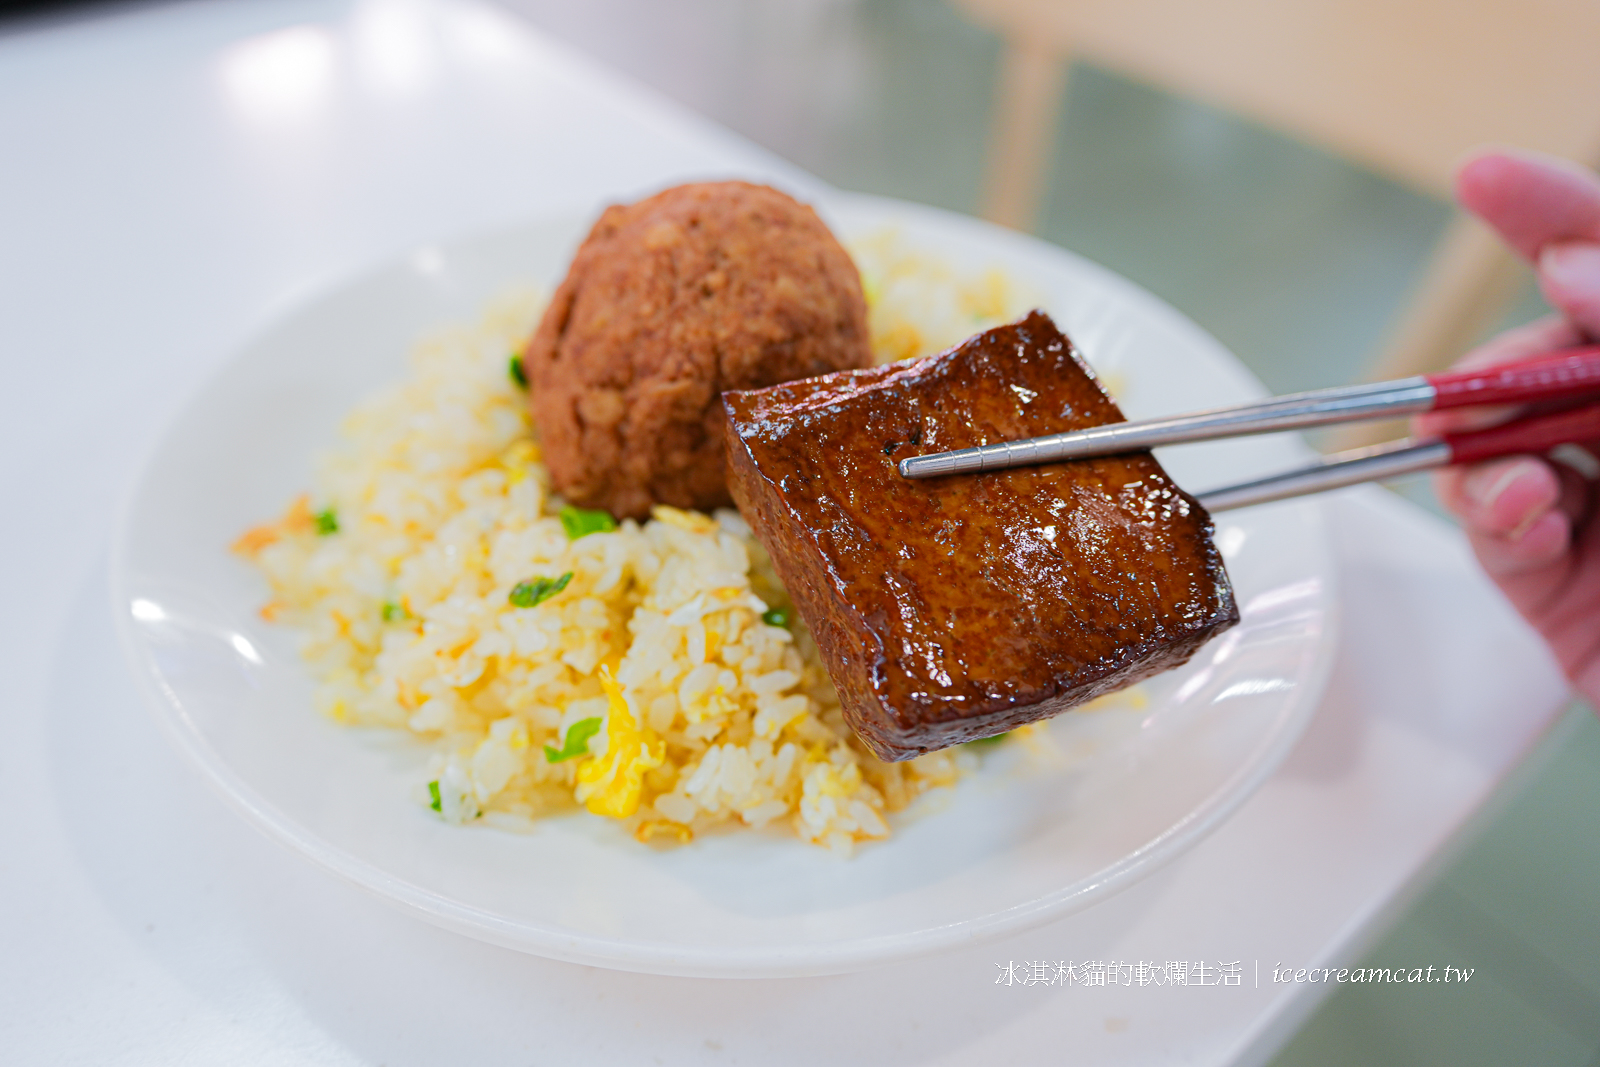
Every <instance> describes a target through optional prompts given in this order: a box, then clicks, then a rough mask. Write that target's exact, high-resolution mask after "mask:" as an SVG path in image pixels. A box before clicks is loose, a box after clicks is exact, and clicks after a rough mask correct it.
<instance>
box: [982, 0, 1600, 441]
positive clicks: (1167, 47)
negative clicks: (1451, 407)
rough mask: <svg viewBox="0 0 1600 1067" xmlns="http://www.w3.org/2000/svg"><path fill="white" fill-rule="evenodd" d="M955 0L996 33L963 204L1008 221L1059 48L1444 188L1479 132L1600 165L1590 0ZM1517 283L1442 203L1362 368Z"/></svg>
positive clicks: (1506, 293)
mask: <svg viewBox="0 0 1600 1067" xmlns="http://www.w3.org/2000/svg"><path fill="white" fill-rule="evenodd" d="M954 3H955V6H956V7H957V8H958V9H959V10H961V11H962V12H963V13H964V14H966V15H967V16H968V17H969V18H971V19H972V20H973V21H974V22H976V23H978V24H979V25H982V26H984V27H987V28H989V29H991V30H993V31H994V32H996V33H997V34H999V36H1000V37H1001V39H1002V40H1003V42H1004V45H1003V53H1002V59H1001V63H1000V67H999V71H998V77H997V84H996V89H995V96H994V104H993V106H994V113H993V120H992V128H991V135H990V144H989V148H988V153H987V158H986V161H985V172H984V183H983V187H982V193H981V198H980V211H981V212H982V214H984V215H985V216H986V217H988V218H990V219H992V220H994V221H996V222H1000V223H1004V224H1006V225H1009V226H1013V227H1016V228H1018V229H1029V228H1031V227H1032V226H1033V225H1034V223H1035V222H1036V220H1037V219H1038V217H1039V211H1040V204H1041V201H1042V198H1043V196H1044V193H1045V190H1046V185H1047V182H1048V180H1049V175H1048V173H1047V169H1048V164H1049V161H1050V160H1051V158H1052V153H1053V152H1054V151H1055V145H1054V143H1053V142H1054V135H1055V132H1056V130H1057V128H1058V113H1059V111H1060V108H1061V106H1062V101H1063V98H1064V95H1065V88H1066V83H1067V72H1068V69H1069V67H1070V66H1071V65H1072V63H1073V62H1074V61H1076V60H1088V61H1090V62H1092V63H1094V64H1095V65H1097V66H1100V67H1103V68H1106V69H1109V70H1112V71H1115V72H1117V73H1120V74H1124V75H1127V76H1131V77H1133V78H1135V79H1139V80H1143V81H1147V82H1150V83H1153V84H1154V85H1156V86H1158V87H1161V88H1163V89H1166V90H1168V91H1173V92H1177V93H1180V94H1183V95H1187V96H1191V97H1194V98H1196V99H1199V100H1201V101H1204V102H1206V103H1209V104H1212V105H1215V106H1218V107H1221V108H1224V109H1227V110H1230V111H1233V112H1236V113H1238V114H1240V115H1242V116H1244V117H1247V118H1249V119H1251V120H1254V121H1256V122H1259V123H1261V124H1263V125H1265V126H1268V127H1271V128H1274V129H1277V130H1279V131H1282V132H1284V133H1286V134H1288V135H1290V136H1293V137H1296V138H1298V139H1301V140H1303V141H1306V142H1309V143H1311V144H1313V145H1316V146H1318V147H1321V148H1323V149H1325V150H1328V151H1331V152H1334V153H1336V154H1338V155H1341V156H1343V157H1345V158H1346V159H1348V160H1350V161H1352V162H1354V163H1357V164H1359V165H1362V166H1365V167H1368V168H1370V169H1371V170H1373V171H1376V172H1377V173H1379V174H1381V175H1383V176H1385V177H1387V178H1390V179H1392V180H1395V181H1398V182H1401V183H1403V184H1406V185H1409V186H1411V187H1413V188H1415V189H1418V190H1420V191H1422V192H1425V193H1429V194H1432V195H1434V196H1437V197H1440V198H1444V199H1448V198H1449V196H1450V188H1451V179H1452V175H1453V173H1454V170H1455V167H1456V165H1457V164H1458V163H1459V162H1460V160H1461V158H1462V156H1463V155H1464V154H1465V153H1467V152H1468V151H1469V150H1471V149H1472V148H1474V147H1477V146H1481V145H1484V144H1492V143H1503V144H1513V145H1519V146H1522V147H1526V148H1535V149H1539V150H1541V151H1545V152H1550V153H1553V154H1555V155H1559V156H1564V157H1567V158H1569V159H1574V160H1578V161H1580V162H1585V163H1589V164H1594V163H1597V162H1600V63H1596V62H1595V61H1594V58H1593V57H1594V55H1595V49H1596V46H1597V44H1600V4H1596V3H1594V2H1593V0H1521V2H1518V3H1507V2H1505V0H1407V2H1405V3H1392V2H1388V0H1301V2H1296V3H1283V2H1278V0H1210V2H1207V3H1193V2H1191V0H954ZM1064 147H1065V151H1067V152H1070V151H1072V146H1071V145H1067V146H1064ZM1518 280H1519V272H1518V269H1517V265H1516V262H1515V260H1514V258H1513V257H1512V256H1511V255H1510V254H1509V253H1508V252H1506V251H1505V250H1504V249H1503V248H1502V247H1501V246H1500V244H1499V243H1498V242H1497V241H1496V240H1495V239H1494V238H1493V236H1492V235H1491V234H1490V233H1489V232H1488V231H1487V229H1486V228H1485V227H1483V226H1481V225H1480V224H1478V223H1477V222H1475V221H1474V220H1472V219H1470V218H1468V217H1467V216H1465V215H1463V214H1460V213H1457V214H1456V216H1455V217H1454V218H1453V219H1452V221H1451V222H1450V224H1449V225H1448V226H1447V227H1446V229H1445V231H1444V233H1443V235H1442V237H1441V238H1440V239H1439V241H1438V243H1437V246H1436V248H1435V251H1434V253H1433V255H1432V259H1431V262H1430V263H1429V265H1428V266H1427V268H1426V269H1425V271H1424V272H1423V274H1422V277H1421V279H1420V280H1419V281H1418V283H1417V284H1416V286H1415V288H1414V290H1413V292H1412V294H1411V296H1410V298H1409V300H1408V301H1407V302H1406V303H1405V304H1404V305H1403V307H1402V309H1401V312H1400V314H1399V315H1398V317H1397V318H1396V320H1395V321H1394V322H1393V324H1392V325H1391V326H1390V328H1389V330H1388V333H1387V336H1386V338H1385V339H1384V342H1383V344H1382V345H1381V346H1380V350H1379V351H1378V352H1376V353H1374V354H1373V355H1372V356H1371V357H1369V360H1368V363H1367V374H1368V375H1369V376H1371V377H1373V378H1387V377H1397V376H1400V375H1405V374H1416V373H1422V372H1424V371H1429V370H1435V369H1438V368H1440V367H1442V366H1444V365H1446V364H1448V363H1449V362H1450V361H1451V360H1453V359H1454V358H1455V357H1456V356H1457V355H1459V354H1460V353H1461V352H1463V351H1465V349H1466V348H1468V347H1469V346H1470V345H1471V344H1472V342H1473V341H1474V340H1476V339H1477V338H1478V337H1479V336H1481V335H1482V334H1483V333H1484V332H1485V331H1486V330H1487V329H1489V328H1490V327H1491V326H1492V325H1494V323H1495V322H1496V321H1497V320H1498V317H1499V316H1500V314H1501V313H1502V312H1503V311H1504V309H1505V307H1506V305H1507V303H1508V302H1509V300H1510V298H1511V297H1512V295H1513V294H1514V291H1515V289H1516V286H1517V283H1518ZM1330 384H1331V383H1330ZM1363 429H1365V428H1363ZM1371 432H1372V431H1368V434H1369V435H1370V433H1371ZM1346 436H1349V435H1346Z"/></svg>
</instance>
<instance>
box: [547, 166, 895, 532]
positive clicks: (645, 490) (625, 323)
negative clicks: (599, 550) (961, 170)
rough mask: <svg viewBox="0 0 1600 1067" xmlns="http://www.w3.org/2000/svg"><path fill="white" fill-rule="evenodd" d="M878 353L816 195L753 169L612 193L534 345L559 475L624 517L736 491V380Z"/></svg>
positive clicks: (724, 500) (771, 380)
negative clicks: (642, 191)
mask: <svg viewBox="0 0 1600 1067" xmlns="http://www.w3.org/2000/svg"><path fill="white" fill-rule="evenodd" d="M870 362H871V350H870V348H869V345H868V333H867V308H866V301H865V299H864V298H863V296H862V292H861V280H860V276H859V275H858V274H857V272H856V268H855V264H854V263H853V262H851V260H850V257H849V255H848V254H847V253H846V252H845V250H844V248H843V247H841V246H840V244H839V242H838V241H837V240H836V239H835V238H834V236H833V234H832V233H830V232H829V230H828V228H827V227H826V226H825V225H823V223H822V220H821V219H819V218H818V217H817V215H816V213H815V212H814V211H812V210H811V208H809V207H806V206H805V205H803V204H800V203H797V202H796V201H795V200H793V199H791V198H790V197H788V196H786V195H784V194H783V193H780V192H778V191H777V190H775V189H771V188H768V187H766V186H760V185H750V184H747V183H744V182H718V183H709V184H698V185H683V186H678V187H677V188H673V189H668V190H666V191H665V192H662V193H658V194H656V195H655V196H652V197H650V198H648V199H646V200H641V201H639V202H638V203H636V204H630V205H626V206H613V207H609V208H607V209H606V211H605V213H604V214H603V215H601V216H600V220H599V221H598V222H597V223H596V224H595V226H594V229H593V230H592V231H591V232H590V234H589V236H588V238H587V239H586V240H585V241H584V242H583V245H582V246H581V247H580V248H579V249H578V253H577V255H576V256H575V257H574V258H573V261H572V265H571V267H570V269H569V270H568V272H567V276H566V279H565V280H564V281H562V283H561V285H560V287H559V288H558V289H557V290H556V292H555V295H554V297H553V298H552V299H551V301H550V305H549V307H548V308H547V309H546V311H545V314H544V318H543V320H542V321H541V322H540V323H539V326H538V329H537V330H535V332H534V334H533V336H532V337H531V338H530V339H529V341H528V343H527V345H526V347H525V349H524V351H523V353H522V364H523V370H524V373H525V374H526V376H527V379H528V383H529V387H530V389H529V403H530V405H531V410H532V414H533V419H534V422H535V424H536V425H537V426H538V428H539V433H540V436H541V441H542V445H543V449H544V457H545V463H546V464H547V465H548V467H549V469H550V473H551V476H552V479H553V480H554V483H555V488H556V489H557V491H559V492H560V493H561V494H562V495H563V496H565V497H566V498H567V499H568V500H569V501H571V502H572V503H574V504H578V505H581V506H585V507H598V508H604V509H605V510H607V511H609V512H611V513H612V514H614V515H616V516H617V517H619V518H622V517H633V518H643V517H644V516H645V515H647V514H648V513H649V510H650V507H651V505H653V504H657V503H660V504H670V505H673V506H675V507H683V508H699V509H702V510H704V509H709V508H713V507H718V506H726V505H728V504H731V503H732V500H731V498H730V497H729V495H728V488H727V484H726V477H725V472H724V469H723V468H724V443H723V432H722V431H723V427H722V424H723V418H724V416H723V411H722V405H721V403H720V402H719V400H718V397H719V396H720V394H721V393H722V391H723V390H725V389H750V388H757V387H761V386H767V385H775V384H777V383H779V382H785V381H790V380H792V379H795V378H805V377H810V376H812V375H817V374H824V373H827V372H829V371H835V370H841V369H846V368H854V367H865V366H867V365H868V364H869V363H870Z"/></svg>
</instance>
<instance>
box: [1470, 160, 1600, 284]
mask: <svg viewBox="0 0 1600 1067" xmlns="http://www.w3.org/2000/svg"><path fill="white" fill-rule="evenodd" d="M1456 198H1457V199H1458V200H1460V202H1461V204H1462V206H1463V207H1465V208H1467V210H1469V211H1471V212H1472V213H1473V214H1474V215H1477V216H1478V217H1479V218H1481V219H1483V221H1485V222H1487V223H1488V224H1489V225H1490V226H1492V227H1494V229H1495V230H1496V231H1498V232H1499V234H1500V236H1501V237H1503V238H1505V241H1506V243H1507V244H1509V245H1510V246H1511V247H1512V248H1514V249H1516V250H1517V252H1518V253H1520V254H1521V255H1522V256H1523V258H1525V259H1527V260H1530V261H1533V260H1536V259H1538V257H1539V250H1540V249H1541V248H1543V247H1544V246H1545V245H1547V244H1549V243H1551V242H1552V241H1569V240H1593V241H1600V178H1597V177H1596V176H1595V175H1594V174H1593V173H1592V172H1590V171H1588V170H1586V169H1585V168H1583V167H1580V166H1579V165H1577V164H1576V163H1571V162H1569V161H1567V160H1564V159H1558V158H1557V157H1555V156H1545V155H1537V154H1534V153H1531V152H1529V153H1522V152H1518V153H1512V152H1505V151H1495V152H1487V153H1484V154H1483V155H1480V156H1478V157H1476V158H1474V159H1472V160H1469V161H1468V162H1467V163H1466V165H1464V166H1463V167H1462V168H1461V170H1460V171H1459V172H1458V173H1457V175H1456Z"/></svg>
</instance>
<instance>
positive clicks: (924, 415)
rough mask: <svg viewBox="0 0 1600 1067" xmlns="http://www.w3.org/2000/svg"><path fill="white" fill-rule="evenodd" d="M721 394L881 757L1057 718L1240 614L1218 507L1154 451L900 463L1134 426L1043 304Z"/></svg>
mask: <svg viewBox="0 0 1600 1067" xmlns="http://www.w3.org/2000/svg"><path fill="white" fill-rule="evenodd" d="M724 403H725V405H726V408H727V412H728V456H729V486H730V489H731V490H732V492H733V496H734V499H735V500H736V501H738V503H739V506H740V509H741V511H743V513H744V515H745V517H746V519H747V520H749V521H750V523H751V525H752V527H753V528H754V529H755V531H756V535H757V537H758V538H759V539H760V540H761V542H762V544H763V545H764V546H766V548H767V549H768V551H769V552H770V553H771V554H772V557H773V560H774V564H775V566H776V569H777V571H778V575H779V577H780V578H781V579H782V580H783V582H784V585H785V587H786V588H787V589H788V590H789V593H790V595H791V596H792V597H793V598H794V600H795V604H796V607H797V608H799V610H800V613H801V615H802V617H803V618H804V619H805V620H806V622H807V624H808V625H809V626H810V628H811V630H812V632H813V634H814V635H815V636H816V638H817V643H818V645H819V646H820V648H821V650H822V653H823V661H824V662H825V663H826V664H827V666H828V669H829V673H830V675H831V676H832V678H833V681H834V684H835V686H836V687H837V688H838V690H839V695H840V697H841V700H842V701H843V704H844V709H845V714H846V718H847V719H848V720H849V721H850V724H851V726H852V727H853V728H854V729H855V730H856V732H857V733H858V734H859V735H860V736H861V738H862V740H863V741H865V742H866V743H867V744H868V745H869V746H870V747H871V748H872V749H873V750H874V751H875V752H876V753H877V754H878V755H879V756H881V757H883V758H884V759H890V760H896V759H907V758H910V757H912V756H915V755H918V754H920V753H922V752H926V751H930V750H933V749H938V748H943V747H946V746H948V745H952V744H956V743H959V742H963V741H970V740H973V739H976V738H979V737H984V736H990V735H993V734H997V733H1001V732H1003V731H1006V730H1009V729H1012V728H1014V727H1016V726H1018V725H1021V724H1023V723H1026V722H1031V721H1034V720H1037V719H1041V718H1045V717H1047V716H1050V715H1054V714H1056V713H1058V712H1060V711H1062V710H1065V709H1066V708H1068V707H1071V706H1073V705H1076V704H1079V703H1082V702H1083V701H1086V700H1089V699H1092V698H1093V697H1096V696H1099V695H1101V694H1103V693H1106V692H1109V691H1111V690H1114V689H1118V688H1121V687H1123V686H1126V685H1129V684H1132V683H1133V682H1136V681H1138V680H1140V679H1142V678H1145V677H1147V676H1149V675H1151V674H1154V673H1157V672H1159V671H1163V670H1167V669H1169V668H1171V667H1175V666H1178V665H1179V664H1181V663H1183V662H1184V661H1185V660H1187V659H1188V658H1189V657H1190V656H1191V655H1192V654H1193V653H1194V651H1195V650H1196V649H1197V648H1199V647H1200V645H1202V644H1204V643H1205V642H1206V641H1207V640H1209V639H1210V638H1211V637H1212V636H1214V635H1216V634H1217V633H1219V632H1221V631H1222V630H1224V629H1226V628H1228V627H1229V626H1231V625H1233V624H1234V623H1235V622H1237V621H1238V612H1237V609H1236V607H1235V604H1234V600H1233V594H1232V591H1231V589H1230V587H1229V584H1228V578H1227V574H1226V572H1225V571H1224V569H1223V565H1222V560H1221V557H1220V555H1219V554H1218V552H1217V550H1216V548H1215V546H1214V545H1213V544H1212V539H1211V534H1212V526H1211V520H1210V517H1209V516H1208V515H1207V514H1206V513H1205V511H1204V510H1203V509H1202V508H1201V507H1200V505H1199V504H1198V503H1196V502H1195V500H1194V499H1193V498H1192V497H1190V496H1188V495H1187V494H1186V493H1184V492H1183V491H1182V490H1181V489H1179V488H1178V487H1177V486H1176V485H1175V484H1173V482H1172V481H1171V479H1170V478H1168V477H1167V475H1166V473H1165V472H1164V471H1163V470H1162V469H1161V465H1160V464H1159V463H1158V462H1157V461H1156V460H1155V458H1154V457H1153V456H1152V455H1151V454H1150V453H1149V452H1136V453H1130V454H1127V455H1121V456H1112V457H1104V458H1099V459H1090V460H1077V461H1073V462H1070V463H1060V464H1052V465H1049V466H1038V467H1022V468H1014V469H1011V470H1005V471H996V472H990V473H984V474H967V475H956V476H951V477H946V478H938V479H927V480H910V479H906V478H903V477H902V476H901V475H900V474H899V472H898V470H897V468H896V464H897V462H898V460H899V459H901V458H903V457H904V456H907V455H915V454H919V453H925V452H936V451H944V450H947V449H957V448H966V447H969V446H973V445H982V444H988V443H991V442H996V441H1004V440H1016V439H1019V438H1024V437H1033V436H1038V435H1041V434H1046V433H1057V432H1061V431H1064V430H1073V429H1080V428H1084V427H1088V426H1096V425H1101V424H1104V423H1108V422H1118V421H1122V418H1123V416H1122V413H1121V412H1120V411H1119V410H1118V408H1117V406H1116V403H1115V402H1114V401H1113V400H1112V399H1111V397H1110V396H1109V395H1107V394H1106V392H1105V391H1104V389H1102V388H1101V386H1100V384H1099V382H1098V381H1097V380H1096V379H1095V377H1094V375H1093V372H1092V371H1090V370H1089V368H1088V366H1087V365H1086V364H1085V363H1084V362H1083V361H1082V360H1081V359H1080V358H1079V357H1078V355H1077V353H1076V352H1075V351H1074V349H1073V347H1072V344H1071V343H1070V342H1069V341H1068V340H1067V338H1066V337H1065V336H1063V335H1062V334H1061V332H1060V331H1059V330H1057V329H1056V327H1055V324H1054V323H1053V322H1051V320H1050V319H1049V317H1048V316H1046V315H1044V314H1042V313H1040V312H1034V313H1032V314H1030V315H1029V316H1027V317H1026V318H1025V319H1023V320H1021V321H1020V322H1017V323H1013V324H1011V325H1008V326H1003V327H999V328H997V329H994V330H990V331H988V332H986V333H983V334H980V335H978V336H977V337H974V338H973V339H971V340H970V341H967V342H966V343H965V344H963V345H960V346H958V347H957V348H954V349H951V350H950V351H947V352H944V353H940V354H939V355H936V356H930V357H928V358H926V359H922V360H918V361H915V362H910V363H902V364H891V365H889V366H884V367H876V368H872V369H869V370H857V371H841V372H838V373H835V374H829V375H825V376H823V377H820V378H811V379H806V380H802V381H795V382H789V383H785V384H782V385H776V386H772V387H770V388H766V389H759V390H748V391H743V392H729V393H725V394H724Z"/></svg>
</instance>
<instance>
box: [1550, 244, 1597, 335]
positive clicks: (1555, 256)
mask: <svg viewBox="0 0 1600 1067" xmlns="http://www.w3.org/2000/svg"><path fill="white" fill-rule="evenodd" d="M1539 286H1540V288H1541V289H1543V290H1544V296H1545V299H1546V300H1548V301H1550V305H1551V306H1552V307H1554V308H1555V309H1556V310H1557V311H1560V312H1561V313H1562V314H1563V315H1565V316H1566V317H1567V318H1569V319H1571V320H1572V322H1573V324H1574V325H1576V326H1577V327H1578V328H1579V329H1580V330H1582V331H1583V332H1584V333H1585V334H1586V335H1588V337H1589V338H1590V340H1600V243H1596V242H1594V241H1552V242H1551V243H1549V244H1547V245H1545V246H1544V247H1543V248H1542V249H1540V250H1539Z"/></svg>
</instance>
